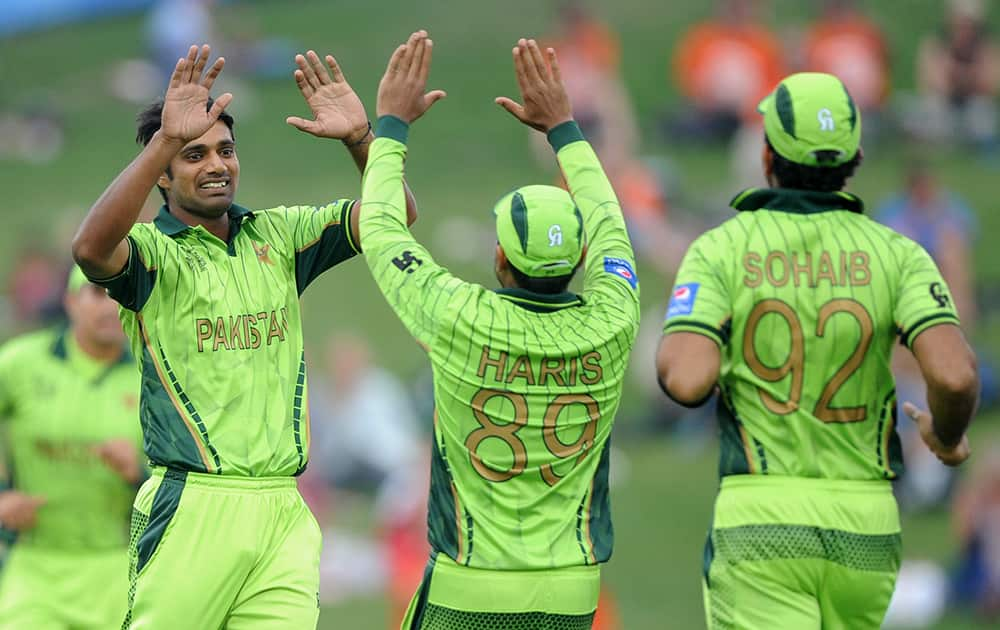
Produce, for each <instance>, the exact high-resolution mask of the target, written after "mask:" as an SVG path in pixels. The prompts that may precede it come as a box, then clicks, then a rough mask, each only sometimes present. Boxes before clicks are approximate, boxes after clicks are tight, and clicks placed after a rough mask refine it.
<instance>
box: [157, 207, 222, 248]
mask: <svg viewBox="0 0 1000 630" xmlns="http://www.w3.org/2000/svg"><path fill="white" fill-rule="evenodd" d="M169 208H170V214H172V215H174V216H175V217H177V218H178V219H180V220H181V221H183V222H184V223H185V224H186V225H190V226H192V227H194V226H196V225H200V226H201V227H203V228H205V229H206V230H208V232H209V233H211V234H214V235H215V236H217V237H218V238H219V240H222V241H225V242H228V241H229V213H228V212H224V213H223V214H222V215H221V216H218V217H206V216H202V215H198V214H195V213H193V212H190V211H189V210H185V209H184V208H182V207H180V206H176V205H174V204H170V206H169Z"/></svg>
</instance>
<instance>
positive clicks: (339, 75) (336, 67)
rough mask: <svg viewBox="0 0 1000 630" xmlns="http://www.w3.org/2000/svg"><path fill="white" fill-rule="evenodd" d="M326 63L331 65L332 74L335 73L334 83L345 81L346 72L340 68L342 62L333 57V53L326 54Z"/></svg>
mask: <svg viewBox="0 0 1000 630" xmlns="http://www.w3.org/2000/svg"><path fill="white" fill-rule="evenodd" d="M326 65H328V66H329V67H330V74H331V75H333V82H334V83H344V82H346V81H347V79H345V78H344V73H343V72H341V70H340V64H338V63H337V60H336V59H334V58H333V55H327V56H326Z"/></svg>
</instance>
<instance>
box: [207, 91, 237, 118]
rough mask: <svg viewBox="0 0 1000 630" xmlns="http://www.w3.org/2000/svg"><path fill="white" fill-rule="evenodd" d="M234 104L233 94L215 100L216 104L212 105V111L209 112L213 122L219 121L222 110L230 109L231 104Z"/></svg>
mask: <svg viewBox="0 0 1000 630" xmlns="http://www.w3.org/2000/svg"><path fill="white" fill-rule="evenodd" d="M232 102H233V95H232V93H231V92H226V93H225V94H223V95H222V96H220V97H219V98H217V99H215V102H214V103H212V109H210V110H209V111H208V115H209V117H211V118H212V120H218V118H219V116H221V115H222V110H224V109H226V108H227V107H229V104H230V103H232Z"/></svg>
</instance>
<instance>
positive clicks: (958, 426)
mask: <svg viewBox="0 0 1000 630" xmlns="http://www.w3.org/2000/svg"><path fill="white" fill-rule="evenodd" d="M978 402H979V377H978V375H977V374H976V370H975V368H974V367H972V368H971V369H969V370H967V371H965V372H964V373H961V374H956V375H953V376H952V377H950V378H948V379H947V380H945V381H944V382H939V383H933V384H932V383H927V404H928V406H929V407H930V411H931V416H932V417H933V418H934V433H935V434H936V435H937V437H938V439H939V440H941V443H942V444H944V445H945V446H948V447H951V446H954V445H956V444H958V442H959V441H960V440H961V439H962V436H963V435H965V431H966V430H967V429H968V428H969V424H970V423H971V422H972V416H973V414H975V412H976V405H977V404H978Z"/></svg>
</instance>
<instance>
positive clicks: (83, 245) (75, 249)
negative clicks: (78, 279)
mask: <svg viewBox="0 0 1000 630" xmlns="http://www.w3.org/2000/svg"><path fill="white" fill-rule="evenodd" d="M70 250H71V252H72V254H73V260H74V261H75V262H76V264H78V265H80V266H81V267H83V268H85V269H86V268H87V267H90V266H93V265H95V264H98V263H99V262H100V261H101V259H102V257H101V253H100V248H98V247H97V246H96V244H95V243H94V241H93V239H91V238H89V236H88V235H87V234H86V233H85V232H84V231H83V230H80V231H78V232H77V233H76V235H75V236H74V237H73V241H72V243H71V244H70Z"/></svg>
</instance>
